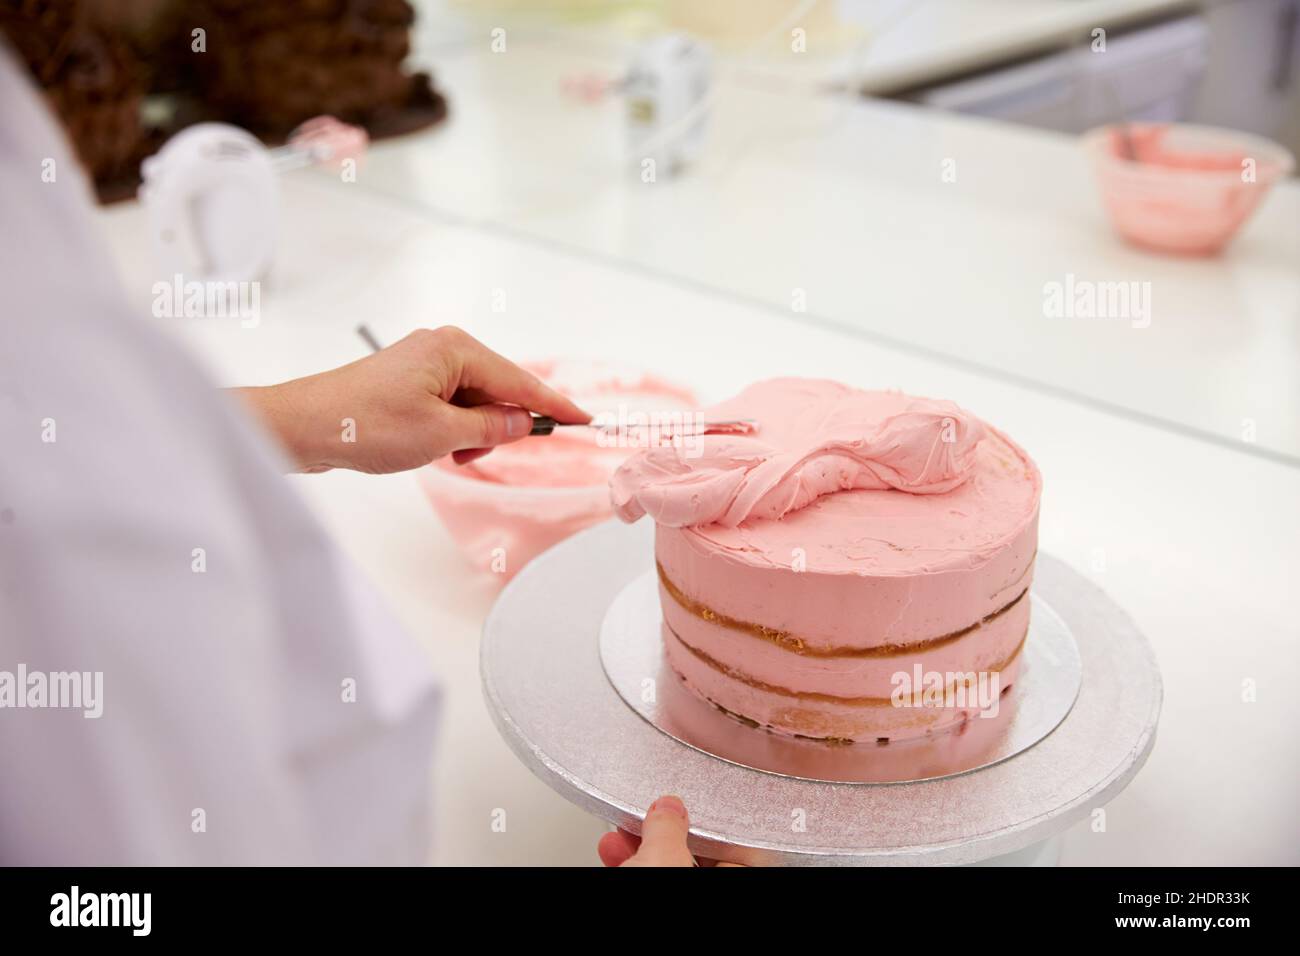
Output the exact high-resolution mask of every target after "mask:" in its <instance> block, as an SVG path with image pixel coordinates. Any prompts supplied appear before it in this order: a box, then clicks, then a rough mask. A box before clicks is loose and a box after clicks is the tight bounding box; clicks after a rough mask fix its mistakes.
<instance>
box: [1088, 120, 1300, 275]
mask: <svg viewBox="0 0 1300 956" xmlns="http://www.w3.org/2000/svg"><path fill="white" fill-rule="evenodd" d="M1123 129H1124V131H1125V133H1126V135H1127V143H1128V145H1127V147H1126V145H1125V141H1124V138H1123V137H1122V136H1121V135H1120V132H1119V128H1118V127H1115V126H1102V127H1099V128H1097V129H1093V130H1089V131H1088V132H1087V133H1085V134H1084V137H1083V143H1084V148H1085V150H1086V151H1087V153H1088V155H1089V157H1090V158H1091V159H1092V162H1093V166H1094V168H1095V169H1096V172H1097V181H1098V183H1099V185H1100V187H1101V196H1102V200H1103V202H1104V203H1105V205H1106V211H1107V212H1108V213H1109V214H1110V218H1111V222H1112V223H1113V224H1114V226H1115V229H1116V230H1117V231H1118V232H1119V234H1120V235H1121V236H1123V237H1124V238H1125V239H1127V240H1128V241H1129V242H1132V243H1133V244H1134V245H1137V246H1141V247H1143V248H1145V249H1154V250H1157V251H1160V252H1173V253H1178V254H1182V255H1200V256H1208V255H1214V254H1216V253H1218V252H1220V251H1221V250H1222V249H1223V247H1224V246H1226V245H1227V244H1228V242H1229V241H1230V240H1231V239H1232V237H1233V236H1235V235H1236V234H1237V231H1238V230H1239V229H1240V228H1241V226H1242V224H1243V223H1245V222H1246V220H1247V219H1249V218H1250V216H1251V213H1253V212H1254V211H1255V208H1256V207H1257V206H1258V205H1259V203H1260V201H1261V200H1262V199H1263V198H1264V197H1265V196H1266V195H1268V191H1269V190H1270V189H1271V188H1272V186H1273V183H1275V182H1276V181H1277V180H1278V179H1280V178H1281V177H1283V176H1285V175H1287V174H1288V173H1290V172H1291V170H1292V169H1293V168H1294V166H1295V159H1294V157H1292V155H1291V154H1290V153H1289V152H1288V151H1287V150H1286V149H1284V148H1283V147H1281V146H1279V145H1278V144H1277V143H1274V142H1271V141H1269V140H1267V139H1263V138H1262V137H1258V136H1251V135H1249V134H1247V133H1240V132H1237V131H1236V130H1228V129H1218V128H1215V127H1210V126H1192V125H1187V124H1172V125H1171V124H1152V123H1129V124H1126V125H1125V126H1124V127H1123ZM1129 149H1131V151H1132V154H1133V156H1134V158H1129V156H1126V155H1125V154H1126V152H1127V151H1128V150H1129Z"/></svg>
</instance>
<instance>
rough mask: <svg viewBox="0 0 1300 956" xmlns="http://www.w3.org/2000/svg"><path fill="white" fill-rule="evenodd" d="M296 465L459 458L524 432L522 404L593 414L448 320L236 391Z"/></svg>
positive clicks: (391, 466)
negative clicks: (314, 369)
mask: <svg viewBox="0 0 1300 956" xmlns="http://www.w3.org/2000/svg"><path fill="white" fill-rule="evenodd" d="M236 391H238V392H239V393H240V395H241V396H242V397H243V398H244V399H245V400H246V401H248V402H249V403H250V404H251V405H252V406H253V408H254V410H255V411H256V412H257V414H258V415H259V417H260V418H261V419H262V420H263V421H264V422H265V423H266V424H267V425H268V426H269V427H270V429H271V431H272V432H273V433H274V434H275V435H276V436H278V437H279V439H280V441H281V443H282V444H283V445H284V447H285V449H286V450H287V451H288V452H289V455H290V457H291V458H292V460H293V462H294V465H295V467H296V468H297V470H299V471H310V472H318V471H327V470H329V469H330V468H351V469H354V470H356V471H365V472H370V473H371V474H383V473H387V472H393V471H405V470H407V469H409V468H418V467H419V466H421V465H427V464H428V463H429V462H431V461H433V460H434V459H436V458H441V457H443V456H444V455H447V454H451V455H452V456H453V459H454V460H455V461H456V463H457V464H464V463H465V462H467V461H472V460H473V459H475V458H478V457H480V456H482V455H486V454H487V453H488V452H489V451H490V450H491V449H492V448H494V447H495V446H497V445H501V444H504V443H506V442H512V441H517V440H519V439H520V438H523V437H525V436H526V435H527V434H528V432H529V429H530V428H531V427H532V420H531V417H530V416H529V414H528V412H529V411H534V412H539V413H540V414H543V415H550V416H551V417H553V418H555V419H556V420H557V421H560V422H587V421H590V420H591V416H590V415H588V414H587V413H586V412H584V411H583V410H582V409H581V408H579V407H578V406H577V405H575V404H573V402H571V401H569V400H568V399H567V398H565V397H564V396H563V395H561V394H560V393H559V392H557V391H555V390H554V389H552V388H549V387H547V386H546V385H544V384H543V383H542V382H541V380H539V379H538V378H537V377H536V376H535V375H532V374H531V373H529V372H526V371H524V370H523V369H521V368H520V367H519V366H517V365H515V364H514V363H513V362H510V361H509V360H507V359H505V358H502V357H501V356H500V355H498V354H497V353H495V352H493V351H492V350H491V349H489V348H487V346H485V345H483V344H482V343H481V342H479V341H478V340H477V339H475V338H473V337H472V336H470V335H469V334H468V333H466V332H462V331H461V330H460V329H457V328H454V327H452V326H445V327H443V328H440V329H435V330H433V331H430V330H428V329H422V330H420V331H418V332H412V333H411V334H410V335H408V336H407V337H406V338H404V339H402V340H401V341H400V342H396V343H394V344H393V345H390V346H389V347H388V348H386V349H383V350H382V351H379V352H376V353H375V354H373V355H370V356H367V357H366V358H363V359H360V360H359V361H356V362H353V363H352V364H351V365H344V366H343V367H342V368H336V369H333V370H332V371H329V372H322V373H320V374H319V375H310V376H308V377H306V378H299V379H294V380H293V381H291V382H285V383H283V384H281V385H271V386H268V387H266V388H241V389H237V390H236Z"/></svg>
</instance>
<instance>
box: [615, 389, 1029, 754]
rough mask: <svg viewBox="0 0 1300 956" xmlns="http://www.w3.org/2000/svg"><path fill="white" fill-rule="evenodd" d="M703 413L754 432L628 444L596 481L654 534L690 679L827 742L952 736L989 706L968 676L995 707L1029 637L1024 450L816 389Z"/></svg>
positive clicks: (900, 400)
mask: <svg viewBox="0 0 1300 956" xmlns="http://www.w3.org/2000/svg"><path fill="white" fill-rule="evenodd" d="M707 416H708V417H709V418H710V419H719V420H721V419H735V418H751V419H754V420H756V421H757V422H758V423H759V425H758V428H757V429H756V430H755V431H754V432H753V433H752V434H749V435H710V436H705V437H703V438H698V439H694V440H692V441H689V442H684V443H682V445H681V447H658V448H650V449H646V450H643V451H641V452H639V453H637V454H636V455H634V456H633V457H632V458H630V459H629V460H628V461H627V462H626V463H625V464H623V465H622V467H620V468H619V470H618V471H617V472H616V473H615V475H614V477H613V480H612V483H611V488H612V496H613V501H614V507H615V509H616V511H617V512H618V514H619V516H620V517H621V518H623V520H625V521H635V520H637V519H638V518H640V517H641V516H642V515H645V514H649V515H650V516H651V517H652V518H653V519H654V521H655V524H656V531H655V558H656V564H657V567H658V575H659V590H660V600H661V603H662V607H663V617H664V627H663V633H664V643H665V651H666V656H667V660H668V662H669V663H670V664H671V666H672V668H673V669H674V670H675V671H676V673H677V674H678V675H679V676H680V677H681V678H682V680H683V681H684V682H685V683H686V684H687V686H689V687H690V688H691V689H692V690H693V691H694V692H695V693H697V694H699V695H700V696H702V697H704V698H705V699H706V700H708V701H710V702H711V703H713V704H714V705H715V706H717V707H719V708H721V709H723V710H725V711H727V712H729V713H731V714H732V715H734V716H737V717H740V718H742V719H744V720H746V721H752V722H755V723H757V724H759V725H761V726H765V727H767V728H769V729H771V730H774V731H778V732H782V733H787V734H797V735H800V736H806V737H815V738H828V739H833V740H853V741H862V740H872V739H874V740H877V741H882V742H883V741H887V740H897V739H901V738H907V737H916V736H919V735H922V734H926V733H932V732H935V731H939V730H942V729H944V728H950V727H952V726H954V725H957V724H960V723H962V722H963V721H965V720H967V719H968V718H970V717H972V716H973V715H974V714H975V713H976V712H984V711H985V710H986V709H987V708H985V707H984V706H983V705H982V704H981V703H978V702H977V695H976V694H975V693H974V691H973V685H972V684H971V683H970V681H971V680H972V679H974V678H975V677H976V675H980V679H981V680H982V679H983V677H984V675H992V676H993V678H994V679H993V680H992V681H990V683H989V686H990V687H991V688H993V689H994V690H995V692H996V693H995V694H994V700H993V704H994V705H996V697H997V696H998V695H1000V694H1001V693H1005V691H1006V690H1007V689H1009V688H1010V686H1011V684H1012V682H1013V681H1014V680H1015V679H1016V675H1017V673H1018V668H1019V663H1020V652H1021V649H1022V647H1023V646H1024V641H1025V637H1026V634H1027V630H1028V626H1029V603H1030V602H1029V596H1028V590H1029V584H1030V580H1031V577H1032V574H1033V566H1034V556H1035V553H1036V550H1037V536H1038V499H1039V493H1040V490H1041V480H1040V478H1039V474H1038V469H1037V468H1036V467H1035V466H1034V463H1033V462H1032V461H1031V460H1030V459H1029V457H1028V456H1027V455H1026V454H1025V453H1024V452H1023V451H1022V450H1021V449H1020V448H1019V447H1017V446H1016V445H1015V444H1014V443H1013V442H1012V441H1011V440H1010V439H1008V438H1007V437H1006V436H1005V435H1003V434H1001V433H1000V432H998V431H996V430H994V429H993V428H990V427H989V426H988V425H985V424H984V423H983V422H981V421H980V420H979V419H977V418H975V417H974V416H972V415H970V414H969V413H967V412H965V411H963V410H962V409H960V408H958V407H957V406H956V405H954V404H952V403H951V402H942V401H933V400H930V399H922V398H911V397H909V396H906V395H903V394H901V393H897V392H866V391H860V390H857V389H851V388H848V387H846V386H844V385H840V384H837V383H835V382H828V381H818V380H807V379H776V380H772V381H767V382H759V383H757V384H755V385H752V386H750V387H749V388H747V389H746V390H745V391H744V392H742V393H741V394H740V395H738V396H737V397H736V398H734V399H732V400H730V401H728V402H724V403H722V404H720V405H717V406H714V407H713V408H711V409H708V410H707ZM923 685H924V687H925V688H926V689H927V690H928V691H929V692H930V693H922V686H923ZM966 688H971V693H969V694H966V695H963V694H961V693H957V692H956V691H958V690H959V689H966ZM985 703H987V701H985ZM994 709H996V708H994Z"/></svg>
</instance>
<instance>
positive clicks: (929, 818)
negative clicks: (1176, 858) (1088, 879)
mask: <svg viewBox="0 0 1300 956" xmlns="http://www.w3.org/2000/svg"><path fill="white" fill-rule="evenodd" d="M653 530H654V529H653V524H652V523H651V522H648V521H646V522H642V523H640V524H637V525H624V524H621V523H619V522H617V521H610V522H606V523H605V524H601V525H598V526H596V527H594V528H590V529H588V530H586V531H584V532H582V533H580V534H578V535H575V536H574V537H572V538H570V539H568V540H566V541H564V542H562V543H561V544H559V545H557V546H556V547H554V548H552V549H551V550H549V551H547V552H546V553H544V554H543V555H541V556H540V557H539V558H537V559H535V560H534V561H533V562H531V563H530V564H528V565H527V566H526V567H525V568H524V569H523V570H522V571H521V572H520V573H519V575H518V576H517V577H516V578H515V579H514V580H513V581H512V582H511V583H510V584H509V585H508V586H507V587H506V589H505V590H504V591H503V592H502V594H501V596H500V597H499V598H498V600H497V603H496V605H495V606H494V607H493V609H492V612H491V614H490V615H489V616H488V620H487V623H486V624H485V626H484V634H483V645H482V652H481V655H482V656H481V667H482V677H483V690H484V696H485V698H486V700H487V704H488V708H489V709H490V711H491V712H492V715H493V718H494V720H495V721H496V724H497V727H498V729H499V730H500V731H501V733H502V735H503V736H504V738H505V739H506V741H507V743H508V744H509V745H510V747H511V748H512V749H513V750H514V752H515V753H516V754H517V755H518V756H519V758H520V759H521V760H523V761H524V763H525V764H526V765H527V766H528V767H529V768H530V769H531V770H532V771H533V772H534V773H535V774H537V775H538V776H539V777H541V778H542V779H543V780H545V781H546V782H547V783H548V784H549V785H550V786H551V787H553V788H554V789H555V790H557V791H558V792H559V793H561V794H562V795H563V796H565V797H566V798H568V799H569V800H571V801H573V802H574V803H576V804H578V805H579V806H581V807H583V808H585V809H587V810H589V811H590V812H592V813H594V814H596V815H598V816H600V817H602V818H604V819H606V820H608V821H609V822H610V823H613V824H616V825H617V826H620V827H623V828H625V829H628V830H631V831H632V832H637V831H638V830H639V829H640V823H641V820H642V819H643V818H644V816H645V812H646V809H647V808H648V807H649V805H650V803H651V802H653V801H654V799H655V798H656V797H658V796H659V795H661V794H664V793H676V794H679V795H680V796H681V797H682V799H683V800H684V801H685V803H686V805H687V807H688V808H689V810H690V815H691V848H692V850H693V851H694V852H695V853H696V854H698V855H700V856H706V857H711V858H714V859H723V860H731V861H735V862H742V863H750V864H839V865H862V864H866V865H872V864H961V863H975V862H979V861H983V860H988V859H990V858H993V857H1000V856H1004V855H1007V854H1012V853H1014V852H1015V851H1020V850H1024V849H1025V848H1027V847H1032V846H1033V845H1035V844H1038V843H1041V842H1042V841H1044V840H1047V839H1048V838H1050V837H1052V836H1053V835H1055V834H1057V833H1059V832H1060V831H1062V830H1064V829H1065V828H1066V827H1068V826H1069V825H1070V824H1072V823H1074V822H1075V821H1077V820H1078V819H1080V818H1081V817H1082V816H1084V815H1086V814H1087V813H1088V812H1089V811H1090V810H1092V809H1093V808H1095V807H1099V806H1102V805H1103V804H1105V803H1106V802H1107V801H1108V800H1110V799H1111V798H1113V797H1114V796H1115V794H1117V793H1118V792H1119V791H1120V790H1122V789H1123V787H1124V786H1125V785H1127V783H1128V782H1129V781H1130V780H1131V779H1132V778H1133V776H1134V775H1135V774H1136V773H1137V771H1138V770H1139V769H1140V768H1141V766H1142V764H1143V763H1144V762H1145V760H1146V757H1147V755H1148V753H1149V752H1150V750H1151V746H1152V744H1153V743H1154V740H1155V729H1156V721H1157V718H1158V716H1159V711H1160V698H1161V686H1160V675H1159V671H1158V670H1157V668H1156V665H1155V661H1154V658H1153V656H1152V654H1151V650H1150V648H1149V647H1148V645H1147V643H1146V641H1145V639H1144V638H1143V637H1142V635H1141V634H1140V633H1139V632H1138V631H1137V629H1136V628H1135V627H1134V625H1133V624H1132V622H1131V621H1130V620H1129V619H1128V617H1127V616H1126V615H1125V614H1124V613H1123V612H1122V611H1121V610H1120V609H1119V608H1118V607H1117V606H1116V605H1115V604H1114V603H1113V602H1111V601H1110V600H1109V599H1108V598H1107V597H1106V596H1105V595H1104V594H1103V593H1102V592H1101V591H1099V590H1098V589H1097V588H1096V587H1095V586H1093V585H1091V584H1089V583H1088V582H1087V581H1086V580H1085V579H1083V578H1082V577H1081V576H1080V575H1078V574H1077V573H1075V572H1074V571H1072V570H1071V569H1069V568H1068V567H1067V566H1066V565H1064V564H1063V563H1061V562H1060V561H1058V560H1056V559H1054V558H1051V557H1049V556H1046V555H1042V554H1040V555H1039V557H1038V561H1037V568H1036V571H1035V577H1034V585H1033V589H1032V591H1031V597H1032V599H1033V602H1034V603H1033V607H1032V612H1031V624H1030V633H1029V639H1028V640H1027V642H1026V645H1025V655H1026V657H1025V664H1024V666H1023V667H1022V673H1021V676H1020V678H1019V679H1018V680H1017V682H1016V684H1015V686H1014V688H1012V689H1011V691H1010V692H1009V693H1007V694H1006V695H1005V696H1003V697H1002V698H1001V699H1000V700H999V701H998V703H997V706H996V707H992V708H989V709H988V712H987V713H986V714H984V715H981V716H980V717H976V718H973V719H971V720H969V721H967V722H966V724H965V725H963V728H962V729H961V730H960V732H958V731H951V732H949V733H946V734H938V735H935V736H934V737H933V738H925V739H923V740H918V741H892V742H890V743H888V744H876V743H859V744H845V743H836V742H828V741H818V740H803V739H798V738H791V737H786V736H783V735H779V734H774V733H771V732H769V731H767V730H765V729H763V728H761V727H756V726H752V725H749V724H746V723H744V722H741V721H740V720H738V719H736V718H735V717H733V716H732V715H728V714H726V713H724V712H722V711H720V710H718V709H717V708H714V707H712V706H710V705H709V704H707V703H705V702H704V701H702V700H700V699H699V698H697V697H696V696H695V695H694V694H692V693H690V692H689V691H687V690H686V689H685V688H684V687H683V686H682V685H681V683H680V681H679V679H677V678H676V675H674V674H673V672H672V671H671V670H669V669H668V668H667V667H666V666H665V665H664V663H663V660H662V643H661V637H660V630H659V629H660V614H659V603H658V600H659V599H658V592H657V589H656V586H655V580H654V565H653V561H654V559H653Z"/></svg>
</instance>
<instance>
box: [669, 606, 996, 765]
mask: <svg viewBox="0 0 1300 956" xmlns="http://www.w3.org/2000/svg"><path fill="white" fill-rule="evenodd" d="M663 636H664V651H665V654H666V656H667V659H668V663H669V665H670V666H671V667H672V669H673V670H674V671H676V673H677V674H678V675H679V676H680V677H681V678H682V680H683V681H685V683H686V686H687V687H689V688H690V689H691V690H692V691H694V692H695V693H696V694H698V695H699V696H701V697H703V698H704V699H705V700H707V701H709V702H710V703H712V704H714V705H716V706H718V707H721V708H722V709H723V710H726V711H728V712H729V713H731V714H732V715H733V716H737V717H742V718H744V719H746V720H750V721H753V722H754V723H756V724H759V725H761V726H763V727H767V728H769V729H772V730H776V731H778V732H781V733H786V734H796V735H799V736H803V737H814V738H819V739H833V740H845V741H849V740H852V741H866V740H872V739H875V740H878V741H879V740H902V739H907V738H910V737H918V736H921V735H922V734H926V733H937V732H940V731H943V730H946V729H948V728H951V727H954V726H955V725H957V724H960V723H962V722H963V721H966V720H970V719H992V717H993V715H994V709H993V708H982V707H981V706H980V704H979V701H978V693H968V694H967V695H966V698H967V699H966V702H965V703H964V704H963V705H962V706H895V704H894V701H892V700H891V699H889V698H883V699H882V698H857V699H852V700H849V699H844V698H839V697H829V696H826V695H822V694H815V693H802V694H800V693H792V692H790V691H789V690H787V689H784V688H779V687H773V686H771V685H767V684H764V683H762V682H758V681H753V680H751V679H746V680H741V679H738V678H737V677H736V676H735V675H734V674H731V673H728V672H727V670H726V668H725V667H724V666H723V665H721V664H719V663H718V662H717V661H714V660H711V659H709V658H708V657H707V656H705V655H702V654H700V653H699V652H698V651H695V650H692V649H691V648H689V647H687V646H686V645H685V644H684V643H682V641H681V640H680V639H679V638H678V637H677V635H676V634H674V633H673V631H672V629H671V628H670V627H669V626H668V624H667V623H666V622H665V624H664V627H663ZM1019 673H1020V654H1018V653H1017V654H1016V656H1015V657H1014V658H1013V659H1012V660H1011V661H1010V662H1008V663H1007V665H1006V666H1005V667H1003V668H1002V669H1001V671H1000V672H999V674H998V679H997V684H996V695H997V696H998V697H999V699H1000V696H1001V695H1002V694H1005V693H1006V692H1007V691H1008V690H1010V688H1011V687H1012V685H1013V684H1014V682H1015V680H1016V678H1017V677H1018V676H1019ZM992 686H993V685H991V684H990V687H992ZM997 706H1000V704H998V705H995V707H997ZM982 712H983V713H988V714H989V715H990V717H989V718H983V717H981V716H980V714H981V713H982Z"/></svg>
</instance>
